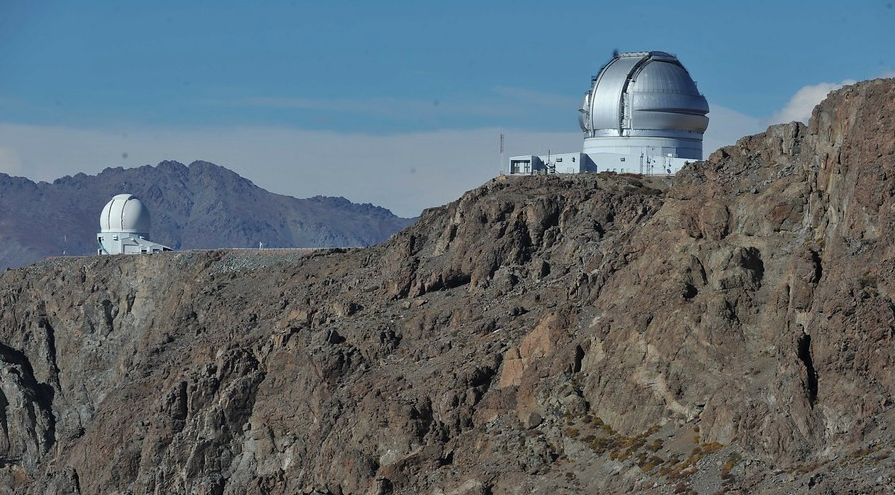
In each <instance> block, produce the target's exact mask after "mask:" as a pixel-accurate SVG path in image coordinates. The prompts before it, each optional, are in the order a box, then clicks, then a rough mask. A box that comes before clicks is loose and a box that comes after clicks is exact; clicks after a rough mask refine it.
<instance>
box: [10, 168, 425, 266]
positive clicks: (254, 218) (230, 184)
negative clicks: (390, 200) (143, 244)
mask: <svg viewBox="0 0 895 495" xmlns="http://www.w3.org/2000/svg"><path fill="white" fill-rule="evenodd" d="M120 193H131V194H134V195H136V196H137V197H138V198H140V199H141V200H142V201H143V202H144V203H145V204H146V206H148V207H149V210H150V213H151V215H152V232H151V233H150V234H151V238H152V240H153V241H155V242H158V243H161V244H165V245H167V246H170V247H172V248H174V249H211V248H224V247H235V248H239V247H258V246H259V243H263V244H264V246H265V247H270V248H275V247H333V246H369V245H372V244H376V243H379V242H382V241H384V240H386V239H388V238H389V236H391V235H392V234H394V233H395V232H397V231H399V230H401V229H403V228H404V227H406V226H408V225H410V224H411V223H413V221H414V219H408V218H401V217H397V216H395V215H394V214H392V212H391V211H389V210H387V209H385V208H381V207H378V206H374V205H371V204H356V203H352V202H350V201H348V200H347V199H345V198H341V197H337V198H336V197H324V196H316V197H313V198H308V199H297V198H293V197H290V196H283V195H279V194H273V193H271V192H268V191H266V190H264V189H261V188H260V187H258V186H256V185H255V184H253V183H252V182H251V181H249V180H247V179H245V178H243V177H240V176H239V175H238V174H236V173H234V172H232V171H230V170H227V169H226V168H224V167H221V166H218V165H215V164H213V163H208V162H203V161H196V162H193V163H191V164H190V165H189V166H186V165H184V164H182V163H178V162H174V161H164V162H161V163H159V164H158V165H157V166H155V167H153V166H149V165H146V166H143V167H139V168H131V169H124V168H121V167H118V168H107V169H106V170H104V171H102V172H101V173H100V174H98V175H96V176H90V175H85V174H77V175H75V176H73V177H72V176H66V177H63V178H61V179H57V180H55V181H54V182H53V183H52V184H50V183H47V182H38V183H35V182H33V181H31V180H28V179H26V178H23V177H11V176H9V175H6V174H2V173H0V269H4V268H6V267H16V266H21V265H25V264H28V263H32V262H34V261H37V260H40V259H43V258H46V257H48V256H58V255H62V254H69V255H84V254H92V253H94V252H95V250H96V233H97V232H98V230H99V216H100V212H101V211H102V208H103V205H105V204H106V202H108V201H109V199H111V198H112V196H114V195H116V194H120Z"/></svg>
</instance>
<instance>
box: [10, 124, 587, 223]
mask: <svg viewBox="0 0 895 495" xmlns="http://www.w3.org/2000/svg"><path fill="white" fill-rule="evenodd" d="M501 133H504V134H506V138H507V152H506V156H511V155H515V154H525V153H546V152H547V151H548V150H552V151H553V152H557V151H570V150H578V149H580V148H581V135H580V133H578V132H570V133H545V132H531V131H516V130H502V129H497V128H488V129H473V130H454V131H452V130H446V131H433V132H421V133H403V134H393V135H385V136H378V135H366V134H348V133H337V132H328V131H306V130H297V129H288V128H262V127H245V128H202V129H128V130H105V129H100V130H97V129H92V130H90V129H75V128H68V127H49V126H26V125H19V124H10V123H0V149H3V150H7V155H3V156H12V157H18V162H10V163H15V164H16V165H17V167H18V168H17V172H16V173H19V172H21V171H25V174H26V175H27V176H28V177H29V178H30V179H32V180H44V181H52V180H54V179H57V178H59V177H61V176H64V175H73V174H76V173H78V172H84V173H87V174H97V173H99V172H100V171H102V170H103V169H104V168H106V167H117V166H124V167H137V166H141V165H146V164H150V165H155V164H157V163H158V162H160V161H162V160H177V161H179V162H182V163H186V164H189V163H190V162H192V161H194V160H206V161H210V162H214V163H217V164H218V165H221V166H224V167H227V168H229V169H231V170H233V171H235V172H236V173H238V174H240V175H242V176H243V177H246V178H247V179H249V180H251V181H252V182H254V183H255V184H257V185H258V186H260V187H263V188H265V189H267V190H269V191H272V192H275V193H279V194H286V195H289V196H295V197H309V196H315V195H318V194H320V195H325V196H345V197H346V198H348V199H349V200H351V201H354V202H361V203H373V204H375V205H379V206H384V207H386V208H389V209H391V210H392V211H394V212H395V213H396V214H398V215H401V216H415V215H418V214H419V213H420V211H421V210H422V209H423V208H427V207H431V206H438V205H442V204H445V203H447V202H449V201H453V200H454V199H457V198H458V197H459V196H460V195H461V194H462V193H463V192H464V191H467V190H469V189H472V188H475V187H477V186H479V185H481V184H482V183H484V182H486V181H488V180H490V179H491V178H493V177H495V176H496V175H498V174H499V173H500V163H499V162H500V160H499V149H498V148H499V136H500V134H501ZM3 163H5V162H3Z"/></svg>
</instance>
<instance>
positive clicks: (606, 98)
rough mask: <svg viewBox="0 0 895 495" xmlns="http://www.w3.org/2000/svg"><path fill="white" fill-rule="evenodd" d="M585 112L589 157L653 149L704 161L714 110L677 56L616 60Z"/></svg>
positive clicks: (588, 96)
mask: <svg viewBox="0 0 895 495" xmlns="http://www.w3.org/2000/svg"><path fill="white" fill-rule="evenodd" d="M579 112H580V113H579V118H578V122H579V124H580V126H581V129H582V130H583V131H584V138H585V140H584V151H585V153H587V152H634V151H635V149H640V148H650V149H656V150H657V151H659V150H661V152H662V154H663V156H664V155H666V154H667V155H668V156H674V157H680V158H695V159H702V135H703V133H704V132H705V130H706V129H707V128H708V123H709V119H708V117H707V116H706V114H707V113H708V112H709V105H708V102H707V101H706V99H705V97H704V96H702V95H701V94H699V90H698V89H696V83H695V82H694V81H693V79H692V78H691V77H690V74H689V73H688V72H687V69H685V68H684V66H683V65H682V64H681V62H680V61H679V60H678V59H677V58H676V57H675V56H674V55H671V54H668V53H665V52H659V51H653V52H634V53H622V54H618V55H615V56H614V57H613V58H612V60H610V61H609V62H608V63H607V64H606V65H604V66H603V67H602V69H600V73H599V74H598V75H597V76H595V77H594V78H593V81H592V85H591V88H590V90H589V91H588V92H587V93H585V95H584V101H583V102H582V105H581V109H580V110H579Z"/></svg>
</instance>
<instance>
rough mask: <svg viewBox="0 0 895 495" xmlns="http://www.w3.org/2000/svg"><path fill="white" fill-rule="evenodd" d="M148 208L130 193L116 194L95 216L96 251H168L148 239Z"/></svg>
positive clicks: (168, 249)
mask: <svg viewBox="0 0 895 495" xmlns="http://www.w3.org/2000/svg"><path fill="white" fill-rule="evenodd" d="M150 226H151V221H150V218H149V209H148V208H146V205H144V204H143V202H142V201H140V200H139V199H137V197H136V196H134V195H133V194H119V195H117V196H115V197H113V198H112V200H111V201H109V202H108V203H106V206H105V207H104V208H103V211H102V213H101V214H100V216H99V228H100V232H99V233H98V234H96V244H97V246H96V248H97V249H96V254H140V253H159V252H161V251H171V248H169V247H168V246H162V245H161V244H156V243H154V242H152V241H150V240H149V228H150Z"/></svg>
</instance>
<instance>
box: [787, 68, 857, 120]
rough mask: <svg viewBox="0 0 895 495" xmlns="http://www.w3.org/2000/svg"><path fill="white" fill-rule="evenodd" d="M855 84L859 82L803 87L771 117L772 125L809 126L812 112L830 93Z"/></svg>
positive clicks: (851, 81)
mask: <svg viewBox="0 0 895 495" xmlns="http://www.w3.org/2000/svg"><path fill="white" fill-rule="evenodd" d="M855 82H857V81H855V80H853V79H846V80H844V81H842V82H841V83H827V82H822V83H819V84H814V85H809V86H802V87H801V88H799V90H798V91H796V94H794V95H793V97H792V98H790V100H789V103H787V104H786V106H784V107H783V109H781V110H780V111H778V112H775V113H774V115H772V116H771V118H770V123H772V124H784V123H787V122H792V121H794V120H797V121H800V122H804V123H806V124H807V123H808V118H809V117H811V111H812V110H814V107H816V106H817V104H818V103H820V102H821V101H823V99H824V98H826V97H827V95H828V94H830V91H834V90H837V89H839V88H841V87H842V86H846V85H849V84H854V83H855Z"/></svg>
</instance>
